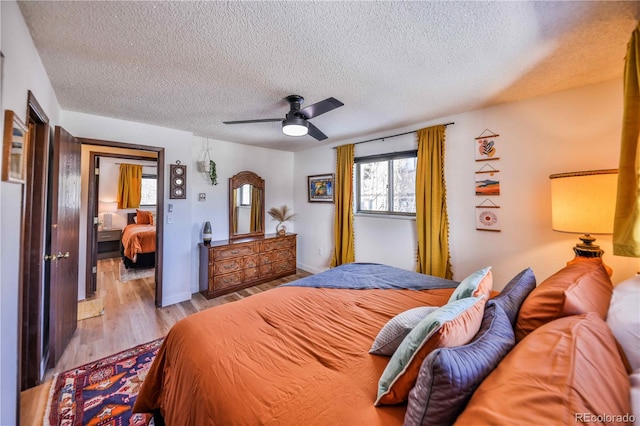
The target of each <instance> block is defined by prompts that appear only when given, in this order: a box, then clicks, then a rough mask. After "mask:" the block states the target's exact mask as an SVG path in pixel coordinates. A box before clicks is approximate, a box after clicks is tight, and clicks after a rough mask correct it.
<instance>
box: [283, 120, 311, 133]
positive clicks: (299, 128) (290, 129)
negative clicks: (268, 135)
mask: <svg viewBox="0 0 640 426" xmlns="http://www.w3.org/2000/svg"><path fill="white" fill-rule="evenodd" d="M282 133H284V134H285V135H287V136H304V135H306V134H307V133H309V123H308V122H307V120H305V119H302V118H300V117H290V118H285V119H284V120H282Z"/></svg>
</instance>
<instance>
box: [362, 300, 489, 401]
mask: <svg viewBox="0 0 640 426" xmlns="http://www.w3.org/2000/svg"><path fill="white" fill-rule="evenodd" d="M486 301H487V298H486V297H484V296H481V297H465V298H463V299H459V300H455V301H453V302H449V303H447V304H446V305H445V306H442V307H441V308H439V309H437V310H435V311H434V312H432V313H430V314H429V315H427V316H426V317H425V318H424V319H423V320H422V321H420V322H419V323H418V324H417V325H416V326H415V327H414V328H413V330H411V332H410V333H409V334H408V335H407V337H405V338H404V340H403V341H402V343H400V346H399V347H398V349H397V350H396V351H395V352H394V353H393V356H392V357H391V359H390V360H389V363H388V364H387V367H386V368H385V369H384V371H383V373H382V376H381V377H380V381H379V382H378V395H377V398H376V401H375V405H388V404H399V403H402V402H404V401H406V400H407V398H408V397H409V392H410V391H411V389H412V388H413V386H414V385H415V383H416V380H417V378H418V373H419V372H420V366H421V365H422V361H424V359H425V358H426V356H427V355H429V353H431V352H432V351H433V350H434V349H437V348H451V347H456V346H461V345H466V344H467V343H469V342H470V341H471V339H473V337H474V336H475V335H476V333H477V332H478V330H479V329H480V324H481V322H482V317H483V314H484V306H485V304H486Z"/></svg>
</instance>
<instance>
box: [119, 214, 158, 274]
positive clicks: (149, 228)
mask: <svg viewBox="0 0 640 426" xmlns="http://www.w3.org/2000/svg"><path fill="white" fill-rule="evenodd" d="M144 213H148V212H144ZM137 216H138V213H128V214H127V226H125V228H124V230H123V231H122V239H121V244H120V250H121V254H122V261H123V262H124V266H125V267H126V268H127V269H128V268H153V267H155V264H156V227H155V225H154V224H153V221H152V220H151V223H145V224H141V223H137V222H136V218H137Z"/></svg>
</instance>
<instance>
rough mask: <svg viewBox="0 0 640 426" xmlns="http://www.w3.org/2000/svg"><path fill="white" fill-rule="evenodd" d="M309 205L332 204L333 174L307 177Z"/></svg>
mask: <svg viewBox="0 0 640 426" xmlns="http://www.w3.org/2000/svg"><path fill="white" fill-rule="evenodd" d="M307 194H308V196H309V202H310V203H316V202H321V203H333V174H326V175H313V176H307Z"/></svg>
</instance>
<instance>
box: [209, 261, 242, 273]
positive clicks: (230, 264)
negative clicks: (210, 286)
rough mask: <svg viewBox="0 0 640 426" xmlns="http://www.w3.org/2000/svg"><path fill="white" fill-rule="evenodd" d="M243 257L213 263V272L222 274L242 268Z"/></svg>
mask: <svg viewBox="0 0 640 426" xmlns="http://www.w3.org/2000/svg"><path fill="white" fill-rule="evenodd" d="M242 261H243V258H241V257H239V258H237V259H227V260H220V261H218V262H215V263H213V274H214V275H222V274H228V273H230V272H235V271H240V270H242Z"/></svg>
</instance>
